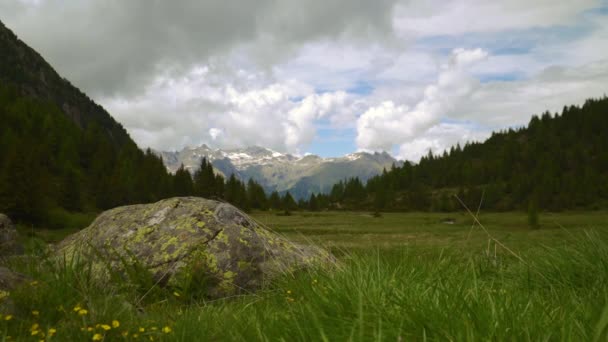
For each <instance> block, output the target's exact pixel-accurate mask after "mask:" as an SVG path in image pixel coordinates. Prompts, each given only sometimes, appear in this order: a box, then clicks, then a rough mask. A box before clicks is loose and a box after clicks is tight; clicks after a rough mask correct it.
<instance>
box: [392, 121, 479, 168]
mask: <svg viewBox="0 0 608 342" xmlns="http://www.w3.org/2000/svg"><path fill="white" fill-rule="evenodd" d="M489 135H490V132H489V131H488V130H485V129H479V127H475V125H472V124H468V123H445V122H444V123H439V124H437V125H435V126H432V127H431V128H429V129H428V130H427V131H426V132H424V134H421V135H420V136H419V137H417V138H415V139H413V140H411V141H408V142H406V143H404V144H401V146H399V151H398V153H397V158H399V159H402V160H410V161H416V162H417V161H418V160H420V158H422V157H423V156H425V155H427V154H428V153H429V151H431V152H432V153H433V154H434V155H438V154H441V153H443V152H444V151H446V150H449V149H450V148H451V147H452V146H455V145H456V144H458V143H465V142H474V141H482V140H484V139H486V138H488V137H489Z"/></svg>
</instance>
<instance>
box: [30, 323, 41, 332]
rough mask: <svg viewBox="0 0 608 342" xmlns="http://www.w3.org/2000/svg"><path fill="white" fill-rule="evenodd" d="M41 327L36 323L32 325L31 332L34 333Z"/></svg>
mask: <svg viewBox="0 0 608 342" xmlns="http://www.w3.org/2000/svg"><path fill="white" fill-rule="evenodd" d="M39 327H40V325H38V323H34V325H32V328H31V329H30V330H32V331H34V330H38V328H39Z"/></svg>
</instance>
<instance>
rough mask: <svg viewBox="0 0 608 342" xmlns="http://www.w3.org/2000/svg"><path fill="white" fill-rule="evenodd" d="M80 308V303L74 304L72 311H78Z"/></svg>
mask: <svg viewBox="0 0 608 342" xmlns="http://www.w3.org/2000/svg"><path fill="white" fill-rule="evenodd" d="M81 309H82V308H81V307H80V305H76V306H75V307H74V311H75V312H78V311H80V310H81Z"/></svg>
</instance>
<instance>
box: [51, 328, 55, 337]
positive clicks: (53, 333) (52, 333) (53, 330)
mask: <svg viewBox="0 0 608 342" xmlns="http://www.w3.org/2000/svg"><path fill="white" fill-rule="evenodd" d="M55 333H57V329H55V328H50V329H49V337H51V336H53V335H55Z"/></svg>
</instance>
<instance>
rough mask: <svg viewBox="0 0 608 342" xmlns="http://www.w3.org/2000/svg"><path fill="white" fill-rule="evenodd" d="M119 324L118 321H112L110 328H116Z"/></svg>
mask: <svg viewBox="0 0 608 342" xmlns="http://www.w3.org/2000/svg"><path fill="white" fill-rule="evenodd" d="M119 326H120V322H119V321H117V320H113V321H112V328H118V327H119Z"/></svg>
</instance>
